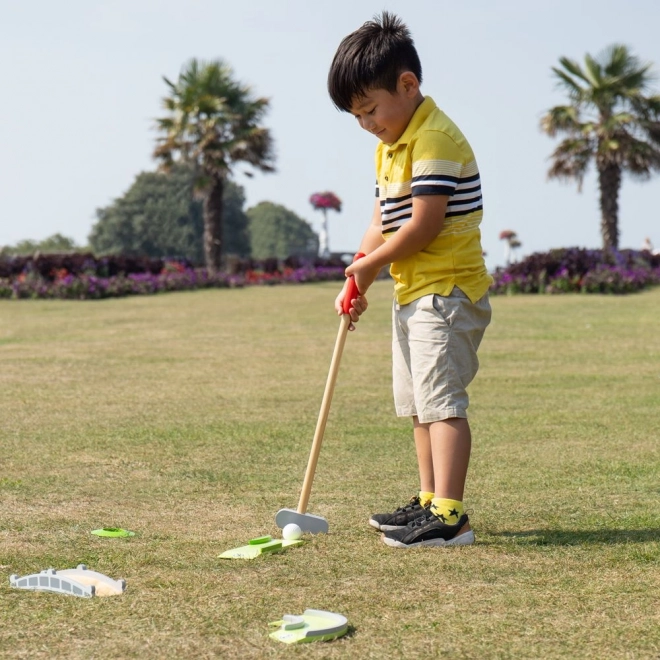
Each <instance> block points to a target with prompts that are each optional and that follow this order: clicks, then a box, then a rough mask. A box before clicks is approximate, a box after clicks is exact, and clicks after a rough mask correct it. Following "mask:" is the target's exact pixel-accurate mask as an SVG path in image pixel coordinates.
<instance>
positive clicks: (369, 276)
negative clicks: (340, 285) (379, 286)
mask: <svg viewBox="0 0 660 660" xmlns="http://www.w3.org/2000/svg"><path fill="white" fill-rule="evenodd" d="M365 262H366V258H362V259H358V260H357V261H354V262H353V263H352V264H351V265H350V266H348V268H346V270H345V271H344V273H345V275H346V277H350V276H351V275H352V276H353V277H354V278H355V284H356V285H357V288H358V291H359V292H360V293H361V294H362V295H364V294H365V293H366V292H367V289H368V288H369V287H370V286H371V285H372V284H373V283H374V280H375V279H376V277H377V276H378V271H379V270H380V269H378V268H377V269H375V270H374V269H373V267H370V266H369V264H368V263H365Z"/></svg>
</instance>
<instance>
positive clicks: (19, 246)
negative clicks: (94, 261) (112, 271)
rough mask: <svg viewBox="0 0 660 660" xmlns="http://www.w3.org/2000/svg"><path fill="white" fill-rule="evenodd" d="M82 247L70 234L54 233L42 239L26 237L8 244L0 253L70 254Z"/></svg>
mask: <svg viewBox="0 0 660 660" xmlns="http://www.w3.org/2000/svg"><path fill="white" fill-rule="evenodd" d="M81 249H83V248H81V247H80V246H79V245H76V242H75V241H74V240H73V239H72V238H69V237H68V236H63V235H62V234H53V235H52V236H49V237H48V238H45V239H43V240H42V241H33V240H30V239H26V240H23V241H19V242H18V243H16V245H13V246H11V245H8V246H5V247H3V248H2V249H1V250H0V254H4V255H8V256H10V255H21V256H22V255H31V254H34V253H35V252H41V253H42V254H69V253H71V252H78V251H80V250H81Z"/></svg>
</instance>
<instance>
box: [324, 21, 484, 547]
mask: <svg viewBox="0 0 660 660" xmlns="http://www.w3.org/2000/svg"><path fill="white" fill-rule="evenodd" d="M421 81H422V69H421V64H420V61H419V57H418V55H417V51H416V50H415V46H414V43H413V40H412V37H411V35H410V32H409V31H408V29H407V27H406V26H405V25H404V24H403V23H402V22H401V21H400V20H399V19H398V18H397V17H396V16H394V15H393V14H391V13H388V12H383V13H382V16H380V17H378V16H377V17H375V18H374V20H373V21H370V22H367V23H365V24H364V25H363V26H362V27H361V28H360V29H358V30H356V31H355V32H353V33H352V34H349V35H348V36H347V37H346V38H345V39H344V40H343V41H342V42H341V44H340V45H339V48H338V49H337V52H336V54H335V56H334V59H333V61H332V66H331V68H330V72H329V74H328V91H329V93H330V97H331V98H332V101H333V103H334V104H335V106H336V107H337V108H339V109H340V110H343V111H344V112H350V113H351V114H352V115H353V116H354V117H355V118H356V119H357V121H358V124H359V125H360V127H361V128H363V129H364V130H367V131H369V132H370V133H373V134H374V135H376V137H378V138H379V140H380V143H379V144H378V146H377V148H376V175H377V183H376V203H375V206H374V212H373V217H372V221H371V224H370V225H369V227H368V229H367V230H366V232H365V234H364V237H363V239H362V243H361V245H360V252H362V253H364V254H365V255H366V256H364V257H362V258H361V259H358V260H356V261H355V262H354V263H353V264H352V265H350V266H349V267H348V268H347V269H346V276H347V277H349V276H351V275H353V276H354V277H355V282H356V284H357V287H358V290H359V291H360V293H361V295H360V296H359V297H358V298H357V299H355V300H354V301H353V307H354V308H353V309H352V310H351V318H352V321H353V322H357V320H358V318H359V316H360V314H362V313H363V312H364V311H365V310H366V307H367V301H366V298H364V294H365V293H366V292H367V289H368V288H369V286H370V285H371V284H372V283H373V281H374V280H375V279H376V276H377V274H378V272H379V271H380V269H381V268H382V267H383V266H384V265H387V264H390V273H391V275H392V278H393V279H394V306H393V341H392V347H393V348H392V355H393V389H394V402H395V407H396V412H397V415H398V416H400V417H404V416H405V417H412V420H413V438H414V442H415V449H416V453H417V462H418V467H419V478H420V491H419V493H418V495H416V496H415V497H413V499H412V500H411V501H410V503H409V504H408V505H406V506H403V507H400V508H398V509H397V510H396V511H394V512H393V513H386V514H376V515H373V516H372V517H371V518H370V520H369V523H370V524H371V525H372V526H373V527H375V528H377V529H379V530H381V531H382V532H383V535H382V539H383V541H384V542H385V543H386V544H387V545H389V546H392V547H395V548H409V547H416V546H423V545H431V546H448V545H468V544H471V543H474V533H473V532H472V530H471V528H470V524H469V521H468V516H467V515H466V514H465V511H464V507H463V490H464V487H465V478H466V475H467V469H468V463H469V460H470V449H471V434H470V426H469V424H468V421H467V412H466V411H467V407H468V395H467V392H466V388H467V386H468V384H469V383H470V382H471V381H472V379H473V378H474V376H475V374H476V372H477V368H478V366H479V362H478V360H477V348H478V346H479V344H480V342H481V339H482V337H483V334H484V331H485V329H486V326H487V325H488V323H489V322H490V316H491V310H490V304H489V302H488V288H489V286H490V284H491V281H492V278H491V277H490V275H489V274H488V271H487V270H486V266H485V263H484V259H483V252H482V248H481V235H480V231H479V224H480V223H481V219H482V215H483V211H482V209H483V206H482V199H481V184H480V179H479V170H478V168H477V164H476V161H475V158H474V154H473V153H472V149H471V148H470V145H469V144H468V142H467V140H466V139H465V137H464V136H463V134H462V133H461V132H460V130H459V129H458V128H457V127H456V125H455V124H454V123H453V122H452V121H451V120H450V119H449V118H448V117H447V116H446V115H445V114H444V113H443V112H442V111H441V110H440V109H439V108H438V107H437V106H436V105H435V103H434V102H433V100H432V99H431V98H430V97H428V96H427V97H424V96H423V95H422V93H421V91H420V83H421ZM345 292H346V285H344V288H343V289H342V291H341V292H340V294H339V296H338V297H337V300H336V302H335V308H336V309H337V312H338V313H339V314H341V305H342V301H343V299H344V295H345ZM353 327H354V326H352V325H351V329H353Z"/></svg>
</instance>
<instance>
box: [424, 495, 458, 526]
mask: <svg viewBox="0 0 660 660" xmlns="http://www.w3.org/2000/svg"><path fill="white" fill-rule="evenodd" d="M431 513H432V514H433V515H435V516H438V518H440V520H442V522H443V523H447V524H448V525H455V524H456V523H457V522H458V521H459V520H460V519H461V516H462V515H463V513H464V509H463V502H459V501H458V500H447V499H445V498H444V497H434V498H433V500H432V501H431Z"/></svg>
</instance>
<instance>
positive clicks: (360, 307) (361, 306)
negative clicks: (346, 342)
mask: <svg viewBox="0 0 660 660" xmlns="http://www.w3.org/2000/svg"><path fill="white" fill-rule="evenodd" d="M348 284H349V280H348V279H347V280H346V282H345V283H344V286H343V288H342V290H341V291H340V293H339V295H338V296H337V297H336V298H335V309H336V310H337V314H338V315H339V316H341V315H342V314H343V313H344V298H345V297H346V293H347V291H348ZM351 302H352V305H351V309H350V312H349V315H350V317H351V323H350V325H349V326H348V329H349V330H355V325H354V324H355V323H357V322H358V321H359V319H360V316H361V315H362V314H364V312H365V311H366V310H367V307H368V306H369V303H368V302H367V299H366V298H365V297H364V296H362V295H358V297H357V298H353V300H352V301H351Z"/></svg>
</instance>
